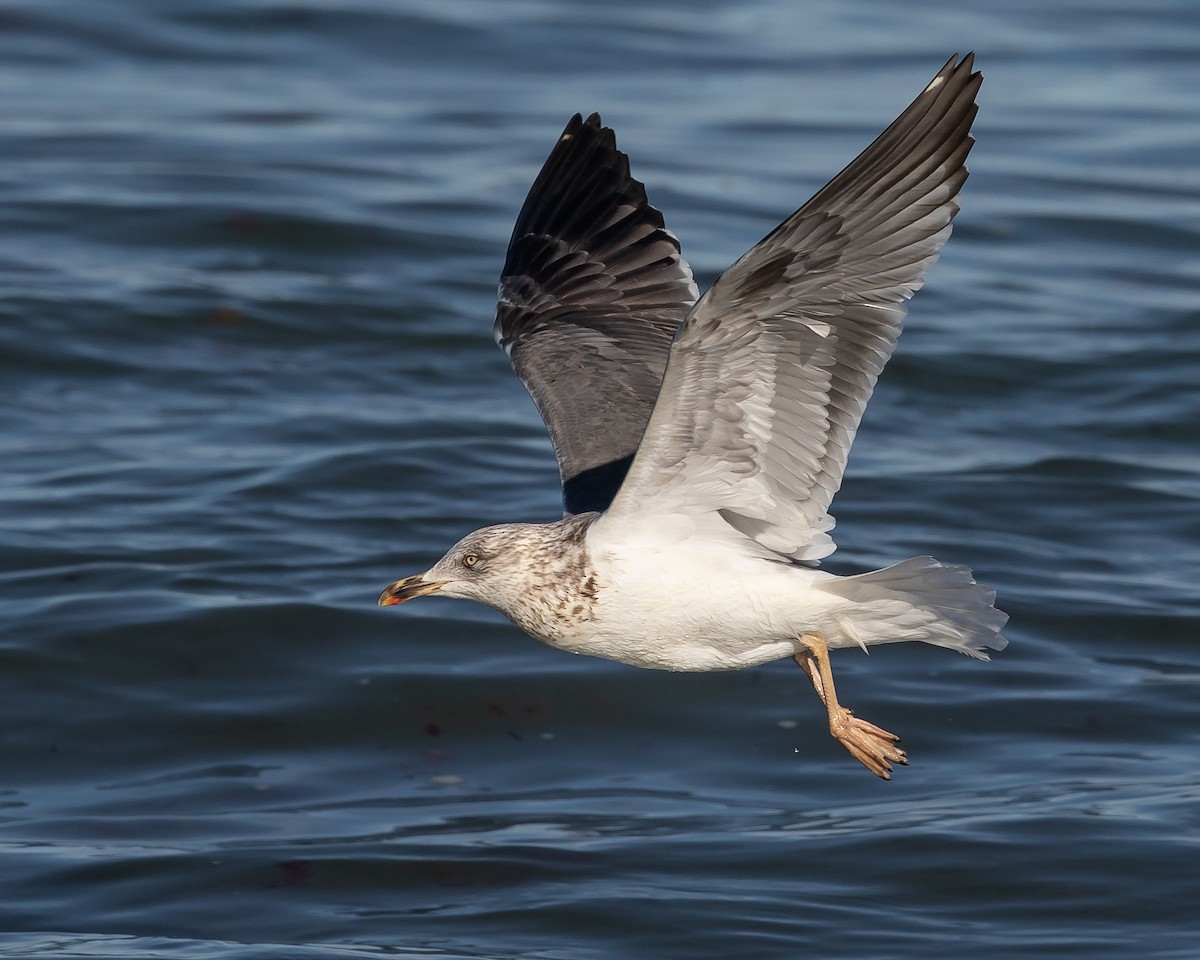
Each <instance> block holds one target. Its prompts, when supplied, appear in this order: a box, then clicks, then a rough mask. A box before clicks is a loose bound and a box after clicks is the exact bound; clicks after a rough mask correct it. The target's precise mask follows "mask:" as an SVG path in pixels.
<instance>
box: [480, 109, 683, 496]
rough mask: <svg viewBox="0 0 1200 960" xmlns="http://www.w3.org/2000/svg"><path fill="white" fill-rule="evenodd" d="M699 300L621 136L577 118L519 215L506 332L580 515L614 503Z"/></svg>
mask: <svg viewBox="0 0 1200 960" xmlns="http://www.w3.org/2000/svg"><path fill="white" fill-rule="evenodd" d="M698 293H699V292H698V291H697V289H696V284H695V282H694V281H693V280H692V271H691V268H690V267H689V266H688V265H687V262H686V261H685V260H684V259H683V257H682V256H681V255H680V253H679V241H678V240H676V239H675V237H674V236H673V235H672V234H671V233H670V232H669V231H668V230H667V229H666V228H665V227H664V226H663V218H662V214H661V213H659V212H658V211H657V210H656V209H654V207H652V206H650V204H649V203H648V202H647V201H646V190H645V188H644V187H643V186H642V184H641V183H639V182H638V181H637V180H635V179H633V177H631V176H630V174H629V158H628V157H626V156H625V154H623V153H621V152H620V151H619V150H618V149H617V145H616V138H615V137H614V136H613V132H612V130H610V129H608V128H607V127H604V126H601V123H600V117H599V116H598V115H597V114H592V115H591V116H590V117H588V119H587V120H586V121H585V120H582V119H581V118H580V117H579V115H578V114H576V115H575V116H574V117H572V118H571V121H570V122H569V123H568V124H567V127H566V129H565V130H564V131H563V133H562V136H561V137H559V140H558V143H557V144H556V145H555V147H554V150H553V151H552V152H551V154H550V156H549V158H548V159H547V160H546V163H545V166H543V167H542V171H541V173H539V174H538V177H537V180H535V181H534V184H533V187H532V188H531V189H530V191H529V196H528V198H527V199H526V200H525V206H524V207H523V208H522V209H521V214H520V216H519V217H518V218H517V225H516V227H515V228H514V230H513V235H512V240H511V241H510V242H509V245H508V258H507V260H506V261H505V264H504V274H503V276H502V277H501V278H500V292H499V301H500V302H499V305H498V306H497V308H496V323H495V327H494V332H495V335H496V341H497V342H498V343H499V344H500V346H501V347H503V348H504V350H505V352H506V353H507V354H508V356H509V359H510V360H511V361H512V365H513V369H514V370H516V372H517V375H518V376H519V377H520V378H521V380H522V381H523V382H524V384H525V388H526V389H527V390H528V391H529V393H530V395H531V396H532V397H533V400H534V402H535V403H536V404H537V407H538V410H539V412H540V413H541V415H542V419H543V420H544V421H545V423H546V428H547V430H549V432H550V439H551V440H552V441H553V442H554V451H555V454H556V455H557V457H558V469H559V474H560V475H561V477H562V482H563V508H564V510H565V511H566V512H567V513H568V514H572V513H583V512H585V511H588V510H603V509H605V508H606V507H608V505H609V503H610V502H611V501H612V498H613V495H614V494H615V493H616V491H617V488H618V487H619V486H620V485H621V481H622V480H623V479H624V477H625V473H626V471H627V470H628V468H629V463H630V461H631V460H632V459H633V454H634V452H635V451H636V450H637V445H638V441H639V440H640V439H641V436H642V432H643V430H644V429H645V427H646V421H647V420H648V419H649V417H650V410H651V409H652V407H653V406H654V399H655V397H657V396H658V390H659V386H660V384H661V382H662V376H663V370H664V369H665V368H666V365H667V354H668V352H669V351H670V347H671V338H672V337H673V336H674V335H675V331H676V330H677V329H678V327H679V324H680V322H681V321H682V320H683V318H684V317H685V316H686V315H687V312H688V310H689V309H690V308H691V306H692V304H694V303H695V302H696V297H697V296H698Z"/></svg>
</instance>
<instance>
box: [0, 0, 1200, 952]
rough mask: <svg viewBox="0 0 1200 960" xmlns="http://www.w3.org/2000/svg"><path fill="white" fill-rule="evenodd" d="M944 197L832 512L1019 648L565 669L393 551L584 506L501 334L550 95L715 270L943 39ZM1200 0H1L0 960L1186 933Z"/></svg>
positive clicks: (896, 103)
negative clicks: (876, 763)
mask: <svg viewBox="0 0 1200 960" xmlns="http://www.w3.org/2000/svg"><path fill="white" fill-rule="evenodd" d="M967 49H975V50H976V51H977V55H978V66H979V67H980V68H981V69H982V70H983V71H984V74H985V76H986V81H985V83H984V87H983V91H982V95H981V105H982V106H981V111H980V114H979V119H978V121H977V124H976V135H977V139H978V143H977V145H976V147H975V150H974V153H973V154H972V163H971V167H972V176H971V180H970V182H969V183H968V184H967V187H966V189H965V191H964V195H963V211H962V213H961V215H960V216H959V219H958V221H957V227H956V230H955V235H954V238H953V239H952V241H951V243H950V245H949V246H948V247H947V249H946V251H945V253H944V255H943V257H942V261H941V262H940V263H939V264H938V265H937V267H936V268H935V269H934V271H933V273H932V275H931V277H930V282H929V284H928V286H927V288H926V289H925V291H923V292H922V293H921V294H920V295H919V297H918V298H917V300H916V301H915V302H914V305H913V309H912V312H911V314H910V318H909V323H908V328H907V330H906V333H905V336H904V337H903V338H902V339H901V341H900V347H899V351H898V353H897V356H896V357H895V359H894V361H893V362H892V364H891V365H890V367H889V368H888V370H887V371H886V372H885V375H884V377H883V379H882V381H881V382H880V386H879V389H878V390H877V392H876V395H875V399H874V400H873V402H872V405H871V407H870V409H869V410H868V414H867V418H866V421H865V423H864V426H863V428H862V430H861V432H860V433H859V438H858V442H857V444H856V447H855V451H854V454H853V456H852V458H851V463H850V468H849V471H848V477H847V481H846V483H845V486H844V487H843V490H842V492H841V495H840V496H839V498H838V500H837V501H836V502H835V512H836V514H837V516H838V518H839V526H838V531H837V535H838V540H839V543H840V550H839V552H838V553H837V554H836V555H835V556H834V557H833V558H832V561H831V568H832V569H834V570H835V571H837V572H842V573H845V572H851V571H854V570H860V569H865V568H868V567H873V566H881V565H884V564H886V563H889V562H892V561H896V560H899V559H902V558H904V557H908V556H911V555H915V554H922V553H932V554H934V555H936V556H938V557H940V558H941V559H943V560H946V561H957V562H963V563H968V564H970V565H971V566H973V567H974V569H975V571H976V574H977V576H978V577H979V578H980V579H981V580H983V581H985V582H987V583H990V584H993V585H995V586H996V588H997V589H998V591H999V595H1000V605H1001V606H1002V607H1003V608H1004V609H1006V610H1007V611H1008V612H1009V613H1010V614H1011V616H1012V621H1011V624H1010V629H1009V631H1008V634H1009V637H1010V639H1011V646H1010V647H1009V648H1008V650H1006V651H1005V652H1004V653H1003V654H1001V655H999V656H997V657H996V659H995V661H994V662H993V663H991V664H981V663H976V662H972V661H970V660H968V659H967V658H964V657H958V656H955V655H954V654H952V653H949V652H947V651H944V650H938V649H931V648H918V647H915V646H908V645H897V646H893V647H887V648H882V649H880V648H876V650H874V651H873V652H872V653H871V655H870V656H869V657H868V656H864V655H863V654H861V653H859V652H856V651H845V652H842V653H840V654H839V655H837V657H835V664H834V665H835V669H836V670H837V673H838V676H839V678H840V683H839V690H840V692H841V693H842V695H843V699H844V700H845V701H846V702H848V703H849V704H850V705H851V706H853V707H854V708H856V709H857V710H858V711H859V712H860V713H861V714H862V715H864V716H866V717H868V718H869V719H871V720H873V721H876V722H878V723H880V724H882V725H884V726H886V727H888V728H890V729H893V730H896V731H897V732H899V733H900V734H901V735H902V736H903V737H904V741H905V746H906V747H907V748H908V750H909V755H910V757H911V759H912V765H911V766H910V767H908V768H905V769H902V770H900V771H898V773H897V776H896V778H895V780H894V781H892V782H891V783H883V782H881V781H878V780H875V779H874V778H873V777H871V776H870V775H869V774H867V773H866V772H865V771H864V770H862V769H861V768H860V767H859V766H858V765H857V764H856V763H855V762H854V761H853V760H851V759H850V758H849V757H848V756H847V755H846V754H845V753H844V752H843V751H842V750H841V749H840V748H839V747H838V746H837V745H836V744H835V743H834V742H833V741H832V740H831V739H830V738H829V737H828V735H827V733H826V731H825V728H824V723H823V715H822V711H821V708H820V705H819V704H818V703H817V701H816V699H815V697H813V695H812V691H811V688H810V687H809V685H808V683H807V681H806V680H805V678H804V677H803V675H802V674H801V673H800V671H798V670H797V669H796V668H795V666H793V665H791V664H790V663H787V662H783V663H779V664H775V665H771V666H768V667H764V668H759V669H756V670H751V671H746V672H741V673H728V674H709V675H689V676H678V675H671V674H666V673H654V672H643V671H638V670H634V669H632V668H627V667H623V666H620V665H617V664H611V663H606V662H602V661H597V660H588V659H584V658H578V657H572V656H569V655H567V654H563V653H560V652H557V651H554V650H551V649H549V648H545V647H542V646H540V645H538V644H536V643H534V642H533V641H531V640H529V639H528V638H526V637H524V636H522V635H521V634H520V633H519V631H517V630H516V628H514V627H512V626H510V625H509V624H507V622H505V621H504V620H502V619H501V618H500V617H499V615H497V614H493V613H492V612H491V611H488V610H485V609H483V608H480V607H475V606H472V605H469V604H465V603H458V602H454V601H444V600H443V601H438V600H425V601H421V602H419V603H416V604H413V605H411V606H406V607H404V608H403V609H402V610H401V609H396V608H392V609H386V610H381V609H378V608H376V607H375V599H376V597H377V596H378V594H379V591H380V590H381V588H382V587H383V586H384V585H385V584H387V583H388V582H389V581H391V580H393V579H395V578H397V577H399V576H401V575H404V574H408V573H413V572H416V571H418V570H421V569H424V568H425V566H426V565H427V564H429V563H431V562H432V561H433V560H434V559H436V558H437V557H438V556H440V555H441V552H442V550H443V549H444V548H445V547H446V546H448V545H449V544H450V543H452V542H453V541H454V540H456V539H457V538H458V537H459V536H461V535H462V534H463V533H465V532H467V531H469V530H471V529H473V528H474V527H476V526H479V525H482V524H484V523H488V522H496V521H500V520H515V519H525V520H539V519H540V520H550V519H554V518H555V517H556V516H558V511H559V500H558V496H559V494H558V489H557V474H556V470H555V466H554V460H553V455H552V453H551V450H550V447H549V443H548V441H547V439H546V437H545V433H544V431H543V429H542V426H541V423H540V421H539V419H538V417H537V414H536V411H535V410H534V408H533V406H532V404H531V403H530V402H529V400H528V398H527V397H526V396H525V394H524V393H523V391H522V389H521V386H520V384H519V383H518V381H517V380H516V379H515V378H514V377H513V376H512V374H511V372H510V370H509V368H508V366H507V362H506V360H505V358H504V356H503V355H502V354H501V353H500V352H499V351H498V350H496V348H495V346H494V345H493V342H492V340H491V333H490V324H491V316H492V309H493V297H494V292H495V283H496V279H497V276H498V273H499V269H500V266H501V263H502V260H503V253H504V247H505V244H506V242H507V239H508V233H509V230H510V229H511V224H512V221H513V219H514V217H515V215H516V212H517V210H518V209H519V207H520V204H521V201H522V199H523V198H524V194H525V191H526V189H527V188H528V186H529V184H530V182H531V180H532V178H533V176H534V174H535V173H536V171H537V169H538V167H539V166H540V164H541V161H542V159H543V158H544V156H545V155H546V153H547V152H548V150H549V149H550V147H551V146H552V144H553V142H554V140H555V138H556V136H557V134H558V132H559V131H560V130H561V128H562V125H563V123H564V122H565V121H566V119H567V117H569V116H570V115H571V114H572V113H574V112H575V111H583V112H588V111H592V110H599V111H601V112H602V114H603V116H604V118H605V121H606V122H608V123H610V124H612V125H613V126H615V127H616V129H617V133H618V138H619V143H620V144H621V146H622V147H623V148H624V149H625V150H627V151H628V152H629V153H630V155H631V157H632V162H633V167H634V172H635V174H636V175H638V176H639V177H640V178H641V179H643V180H644V181H645V182H646V183H647V185H648V189H649V193H650V197H651V200H652V201H653V202H654V203H655V204H656V205H657V206H659V207H660V208H661V209H662V210H663V211H664V213H665V214H666V217H667V222H668V224H669V225H670V226H671V227H672V229H673V230H674V231H675V232H676V233H677V234H678V235H679V236H680V237H681V239H682V241H683V245H684V252H685V254H686V255H687V256H688V257H689V259H690V260H691V262H692V264H693V266H694V267H695V269H696V272H697V274H698V277H699V279H700V281H701V284H702V285H706V284H707V283H710V282H711V281H712V280H713V279H714V278H715V276H716V275H717V274H718V273H719V272H720V270H721V269H722V268H723V267H724V266H726V265H727V264H728V263H729V262H731V261H732V260H733V259H734V258H735V257H736V256H738V255H739V254H740V253H741V252H742V251H743V250H745V249H746V248H747V247H748V246H749V245H750V244H751V243H753V242H754V241H755V240H757V239H758V238H759V237H760V236H761V235H762V234H764V233H765V232H766V231H767V230H768V229H770V228H771V227H772V226H774V224H775V223H776V222H777V221H778V220H780V219H781V218H782V217H783V216H784V215H786V214H788V213H790V212H791V211H792V210H793V209H794V208H795V207H797V206H798V205H799V204H800V203H801V202H802V201H804V200H805V199H807V197H808V196H809V195H810V194H811V193H812V192H813V191H814V190H815V189H816V188H817V187H819V186H820V185H821V184H822V183H823V182H824V181H825V180H826V179H827V178H828V177H829V176H830V175H832V174H833V173H834V172H836V171H837V170H838V169H839V168H840V167H841V166H842V165H843V164H844V163H845V162H846V161H848V160H849V159H850V158H851V157H853V156H854V155H855V154H856V153H857V152H858V150H859V149H861V148H862V147H863V146H865V145H866V143H868V142H869V141H870V140H871V139H872V138H873V137H874V136H875V134H877V133H878V132H879V131H880V130H882V129H883V127H884V126H885V125H886V124H887V123H888V122H889V121H890V120H891V119H892V118H893V117H894V116H895V115H896V114H897V113H899V111H900V110H901V109H902V108H903V107H904V106H905V105H906V104H907V103H908V101H909V100H910V99H911V97H913V96H915V94H916V93H917V92H918V91H919V90H920V89H921V87H922V86H923V85H924V84H925V83H926V82H927V81H928V79H929V78H930V77H931V76H932V75H933V74H934V72H935V71H936V70H937V69H938V68H939V67H940V66H941V64H942V63H943V62H944V61H945V60H946V59H947V57H949V56H950V54H951V53H953V52H955V51H960V52H965V51H966V50H967ZM1198 51H1200V7H1198V6H1197V5H1196V4H1195V3H1193V2H1191V0H1151V2H1147V3H1139V4H1131V3H1117V2H1112V0H1064V2H1059V3H1054V4H1050V3H1045V2H1041V0H1038V2H1034V0H1014V2H1012V3H1009V4H1006V5H1000V4H985V3H982V2H978V3H976V2H966V3H964V2H961V0H956V2H949V0H918V2H914V3H905V4H898V3H889V2H884V0H876V2H855V0H816V2H794V0H697V2H688V3H685V2H678V3H666V2H653V0H644V2H634V0H623V2H611V3H600V2H595V3H581V2H569V0H516V2H509V3H500V2H485V0H440V2H434V0H401V2H387V0H292V2H282V0H174V2H171V3H160V2H152V0H104V2H102V0H9V2H6V3H4V4H3V6H2V7H0V99H2V102H3V104H4V108H3V111H0V392H2V396H3V402H2V403H0V425H2V429H0V462H2V464H3V467H2V468H0V603H2V608H0V609H2V614H0V616H2V622H3V625H4V627H3V631H2V633H0V956H4V957H56V958H57V957H89V958H95V957H133V958H168V957H169V958H175V960H177V958H204V960H209V958H221V960H225V958H234V957H237V958H244V957H251V958H257V957H262V958H267V957H271V958H274V957H288V958H293V957H294V958H326V957H329V958H334V957H361V956H374V955H387V956H398V957H410V958H467V957H470V958H518V957H519V958H542V960H599V958H638V960H640V958H656V960H658V958H689V960H694V958H698V957H722V958H727V957H732V958H742V957H746V958H770V960H774V958H781V960H782V958H795V957H814V958H843V957H844V958H878V960H894V958H929V957H964V956H966V957H971V958H974V960H982V958H1011V957H1022V958H1065V957H1077V958H1089V960H1109V958H1112V960H1117V958H1122V960H1123V958H1128V957H1134V956H1136V957H1148V958H1180V960H1183V958H1193V957H1196V956H1197V955H1198V951H1200V947H1198V946H1197V944H1198V943H1200V940H1198V937H1200V920H1198V919H1197V916H1198V914H1197V908H1196V903H1197V899H1198V897H1200V589H1198V587H1197V575H1198V571H1200V445H1198V444H1200V386H1198V385H1200V162H1198V160H1197V146H1198V144H1200V96H1198V95H1197V90H1198V89H1200V52H1198Z"/></svg>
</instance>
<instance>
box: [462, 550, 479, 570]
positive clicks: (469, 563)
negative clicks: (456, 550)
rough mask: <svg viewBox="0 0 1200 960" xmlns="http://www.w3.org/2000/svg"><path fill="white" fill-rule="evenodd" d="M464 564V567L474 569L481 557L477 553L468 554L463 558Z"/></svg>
mask: <svg viewBox="0 0 1200 960" xmlns="http://www.w3.org/2000/svg"><path fill="white" fill-rule="evenodd" d="M462 562H463V566H464V567H473V566H475V564H477V563H478V562H479V555H478V554H475V553H468V554H467V555H466V556H464V557H463V559H462Z"/></svg>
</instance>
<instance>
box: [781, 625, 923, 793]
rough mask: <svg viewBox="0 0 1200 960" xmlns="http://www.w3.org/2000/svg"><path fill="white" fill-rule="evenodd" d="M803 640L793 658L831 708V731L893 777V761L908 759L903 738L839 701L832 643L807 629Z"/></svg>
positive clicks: (886, 776)
mask: <svg viewBox="0 0 1200 960" xmlns="http://www.w3.org/2000/svg"><path fill="white" fill-rule="evenodd" d="M800 642H801V643H803V644H804V646H805V648H806V649H804V650H802V651H800V652H799V653H797V654H796V655H795V656H794V657H793V658H792V659H794V660H795V661H796V663H797V664H799V665H800V667H801V668H802V669H803V670H804V672H805V673H806V674H808V679H809V680H811V681H812V685H813V689H814V690H816V691H817V696H818V697H820V698H821V702H822V703H823V704H825V709H826V710H828V711H829V732H830V733H831V734H833V736H834V737H836V738H837V739H838V740H839V741H840V742H841V744H842V746H843V747H845V748H846V749H847V750H849V751H850V755H851V756H852V757H854V759H855V760H857V761H858V762H859V763H861V764H862V765H863V766H864V767H866V768H867V769H868V770H870V771H871V772H872V773H873V774H875V776H877V777H882V778H883V779H884V780H891V779H892V763H905V764H906V763H908V757H907V756H905V754H904V751H903V750H901V749H900V748H899V747H898V746H896V744H897V743H899V742H900V738H899V737H898V736H896V735H895V734H894V733H888V731H886V730H884V729H883V728H882V727H877V726H875V724H873V723H868V722H867V721H866V720H860V719H859V718H858V717H856V716H855V715H854V714H853V713H851V712H850V711H849V710H848V709H846V708H845V707H843V706H842V705H841V704H840V703H838V698H837V691H836V690H835V689H834V686H833V670H832V669H831V668H830V666H829V647H828V646H827V645H826V643H825V640H824V639H823V638H822V637H820V636H818V635H817V634H815V633H806V634H804V635H803V636H802V637H801V638H800ZM889 761H890V762H889Z"/></svg>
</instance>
